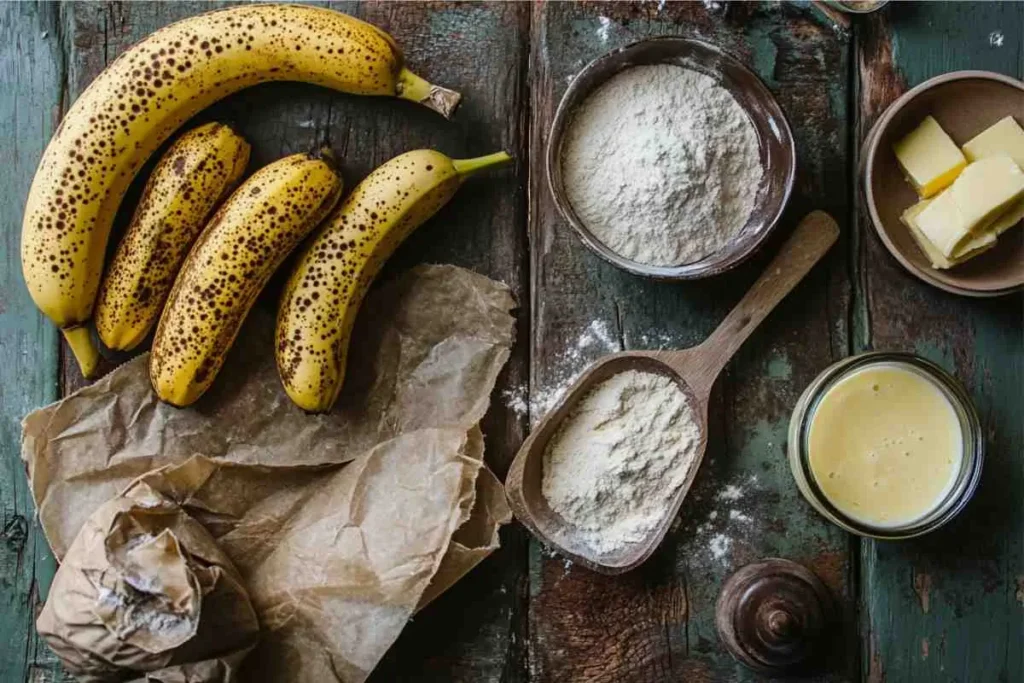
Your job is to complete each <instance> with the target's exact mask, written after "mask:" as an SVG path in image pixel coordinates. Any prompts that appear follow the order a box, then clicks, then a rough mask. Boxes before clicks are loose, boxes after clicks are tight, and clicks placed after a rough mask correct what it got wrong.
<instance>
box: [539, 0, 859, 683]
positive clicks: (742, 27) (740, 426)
mask: <svg viewBox="0 0 1024 683" xmlns="http://www.w3.org/2000/svg"><path fill="white" fill-rule="evenodd" d="M666 34H673V35H684V36H695V37H700V38H704V39H706V40H711V41H713V42H715V43H717V44H719V45H721V46H722V47H723V48H725V49H726V50H727V51H729V52H730V53H732V54H734V55H736V56H737V57H739V58H740V59H742V60H743V61H744V62H746V63H747V64H748V65H750V66H752V67H753V68H754V69H755V70H756V71H757V72H758V73H759V74H760V75H761V77H762V78H764V79H765V81H766V82H767V83H768V85H769V86H770V87H771V88H772V90H773V91H774V92H775V93H776V94H777V96H778V97H779V100H780V102H781V104H782V106H783V108H784V109H785V110H786V112H787V113H788V116H789V118H790V121H791V124H792V126H793V129H794V134H795V136H796V140H797V146H798V156H799V158H800V172H799V179H798V181H797V188H796V192H795V197H794V199H793V202H792V204H791V206H790V208H789V209H788V211H787V213H786V217H785V219H784V227H783V230H782V232H784V233H788V232H789V230H791V229H792V228H793V227H794V226H795V225H796V222H797V221H798V220H799V218H800V217H801V216H802V215H803V214H804V213H806V212H807V211H808V210H809V209H810V208H812V207H816V208H824V209H827V210H829V211H831V212H832V213H834V214H835V215H836V216H837V217H838V218H839V219H840V221H843V220H845V214H846V206H847V201H848V187H849V178H848V169H847V164H846V162H845V147H846V144H847V137H848V130H847V122H846V102H847V99H848V93H847V90H846V88H847V79H846V78H837V77H836V75H837V74H844V73H845V70H846V69H847V68H848V64H849V41H848V37H847V36H845V35H843V34H839V33H836V32H835V31H834V29H833V28H832V26H831V25H830V24H828V23H826V22H824V21H822V20H821V18H820V17H819V16H818V15H816V14H814V13H812V12H811V11H809V10H808V9H806V8H797V7H794V6H792V5H770V6H760V5H754V4H750V5H747V4H742V5H741V4H740V3H732V5H731V6H730V10H729V14H728V16H727V17H726V18H725V19H720V18H716V17H713V16H711V15H709V14H708V12H707V11H706V9H705V8H704V6H703V5H702V4H700V3H683V4H668V5H666V6H665V7H663V8H660V9H659V7H658V5H657V4H649V3H648V4H643V5H636V4H632V5H626V4H619V3H610V4H603V3H593V4H591V3H587V4H585V5H578V4H569V3H552V4H544V5H535V6H534V27H533V35H534V45H533V56H532V59H531V73H532V76H533V78H532V83H533V86H532V97H531V101H532V103H533V115H532V138H531V139H532V146H531V154H532V168H533V169H534V173H533V174H532V175H531V179H530V182H531V193H530V197H531V211H530V214H531V218H532V220H531V226H530V235H531V245H532V247H533V249H532V252H531V258H532V262H531V273H530V277H531V283H532V287H531V297H532V301H533V305H532V307H531V308H532V312H533V321H532V322H533V324H532V330H531V343H532V351H531V358H532V359H533V362H532V363H531V407H532V408H533V414H532V415H531V417H532V418H534V419H536V417H538V415H537V413H538V412H539V410H540V406H541V405H543V404H544V403H546V402H547V396H548V395H549V394H550V393H551V392H554V391H556V390H557V388H558V387H559V386H562V385H563V384H564V383H565V381H566V379H568V378H569V377H571V376H573V375H574V374H575V373H577V372H578V371H580V370H581V369H582V368H583V367H584V366H585V364H586V363H588V362H589V361H591V360H593V359H595V358H597V357H598V356H600V355H602V354H604V353H607V352H609V351H617V350H620V349H646V348H659V347H687V346H691V345H694V344H696V343H698V342H700V341H702V340H703V339H704V338H705V337H706V336H707V335H708V334H709V333H710V332H711V330H712V329H713V328H714V327H715V326H716V325H717V324H718V322H719V321H720V320H721V319H722V317H723V316H724V315H725V313H726V312H727V311H728V310H729V309H730V308H732V306H733V305H734V304H735V303H736V302H737V301H738V300H739V298H740V296H741V294H742V292H744V291H745V290H746V288H747V287H748V286H749V285H750V284H752V282H753V280H754V279H755V278H756V276H757V275H758V274H759V271H760V269H761V268H762V267H763V266H764V264H765V262H766V258H765V257H767V256H768V255H769V254H768V253H764V254H761V258H759V259H755V260H754V261H753V262H752V263H749V264H747V265H746V266H744V267H742V268H740V269H739V270H738V271H737V272H735V273H732V274H729V275H727V276H724V277H722V278H718V279H715V280H713V281H707V282H699V283H687V284H672V283H654V282H650V281H647V280H644V279H642V278H639V277H635V276H632V275H629V274H626V273H624V272H622V271H619V270H617V269H616V268H614V267H613V266H610V265H608V264H606V263H605V262H603V261H601V260H600V259H599V258H598V257H596V256H594V255H593V254H592V253H591V252H590V251H588V250H587V249H586V248H585V247H584V246H583V245H582V244H581V243H580V242H579V241H578V240H577V239H576V237H575V235H574V233H572V231H571V228H570V227H569V225H568V224H567V223H566V222H564V221H563V220H561V218H560V217H559V215H558V214H557V211H556V209H555V206H554V204H553V202H552V200H551V198H550V195H549V193H548V191H547V185H546V183H547V179H546V178H545V176H544V174H543V173H542V172H541V171H540V169H541V168H542V159H543V150H544V148H545V144H546V136H547V131H548V129H549V127H550V124H551V121H552V119H553V116H554V110H555V108H556V107H557V105H558V101H559V99H560V98H561V95H562V93H563V92H564V91H565V89H566V87H567V85H568V82H569V80H570V79H571V78H572V76H573V75H574V74H575V73H576V72H577V71H579V69H580V68H581V67H582V66H583V65H584V64H586V63H587V62H589V61H590V60H591V59H594V58H596V57H598V56H600V55H601V54H602V53H604V52H606V51H607V50H609V49H612V48H614V47H616V46H620V45H625V44H628V43H630V42H633V41H635V40H638V39H641V38H644V37H648V36H656V35H666ZM777 245H778V240H776V241H775V244H774V245H773V246H777ZM769 251H770V250H769ZM848 289H849V288H848V286H847V284H846V261H845V257H844V255H843V249H842V247H841V246H839V245H837V247H836V248H835V251H834V253H832V254H831V255H830V257H827V258H826V261H825V263H824V264H823V265H822V266H820V267H819V268H817V269H816V270H815V271H814V272H813V273H812V274H811V275H809V276H808V278H807V280H806V281H805V282H803V283H802V284H801V285H799V286H798V287H797V289H796V290H795V291H794V292H793V293H792V294H791V295H790V296H789V297H788V299H787V300H786V301H783V302H782V304H780V306H779V308H778V309H777V310H776V311H775V313H774V314H773V315H772V316H770V317H769V319H768V320H767V321H766V322H765V323H764V324H763V325H762V326H761V328H760V329H759V330H757V331H755V332H754V334H753V335H752V337H751V339H750V340H749V341H748V342H747V344H746V345H745V346H744V347H743V348H742V349H740V351H739V352H738V353H737V355H736V357H735V358H734V359H733V361H732V362H731V363H730V364H729V366H728V368H727V369H726V371H725V372H724V373H723V375H722V377H721V378H720V379H719V381H718V384H717V385H716V388H715V390H714V391H713V392H712V397H711V403H710V416H711V433H710V436H709V440H708V450H707V454H706V456H705V459H704V464H703V465H702V471H701V472H699V473H698V475H697V478H696V480H695V482H694V486H693V489H691V493H690V494H689V496H688V498H687V500H686V501H684V503H683V507H682V509H681V510H680V515H679V520H678V523H677V527H676V528H674V529H673V530H672V531H671V532H670V533H669V535H668V537H667V538H666V540H665V542H664V544H663V545H662V546H661V548H660V549H659V550H658V551H657V552H656V553H655V555H654V556H653V557H652V558H651V559H650V560H649V561H648V562H647V563H646V564H645V565H643V566H641V567H640V568H639V569H637V570H635V571H633V572H630V573H629V574H626V575H623V576H620V577H604V576H599V575H597V574H593V573H591V572H588V571H586V570H583V569H580V568H576V567H573V566H570V565H569V564H567V563H566V562H565V561H564V560H563V559H562V558H560V557H558V556H550V555H548V554H547V553H545V552H543V551H542V550H541V549H540V548H539V547H537V546H536V545H534V546H533V549H532V552H531V561H530V628H529V635H530V670H531V674H532V678H533V680H537V681H551V682H557V681H602V682H605V681H606V682H608V683H612V682H627V681H629V682H636V683H640V682H645V683H646V682H657V681H665V682H668V681H695V682H703V681H708V682H711V681H726V680H754V679H755V678H756V676H755V675H754V674H752V673H750V672H748V671H747V670H745V669H744V668H743V667H741V666H740V665H739V664H737V663H736V662H734V661H733V659H732V658H731V657H730V655H729V654H728V653H727V652H726V651H725V650H724V649H723V648H722V646H721V644H720V643H719V640H718V637H717V635H716V633H715V627H714V607H715V599H716V597H717V595H718V589H719V587H720V585H721V583H722V581H723V580H724V579H725V578H726V577H727V576H728V575H729V574H730V573H731V572H732V571H733V570H734V569H736V568H738V567H739V566H741V565H743V564H746V563H748V562H750V561H753V560H756V559H759V558H762V557H765V556H782V557H789V558H792V559H796V560H798V561H801V562H805V563H808V564H809V565H810V566H811V567H813V568H814V569H815V570H816V571H818V572H819V573H820V574H821V575H822V578H824V579H825V580H826V581H827V582H828V583H829V585H830V586H831V587H832V588H833V589H834V590H835V591H836V592H837V593H838V594H839V595H840V596H843V598H844V602H845V604H846V606H847V609H846V611H845V617H846V620H845V621H846V630H847V632H848V633H849V634H850V637H849V638H847V639H845V643H840V645H839V647H838V648H837V653H836V655H835V656H834V657H831V658H830V672H829V673H828V674H827V675H826V676H825V677H824V678H820V679H819V680H837V681H838V680H850V679H852V677H853V676H854V671H853V669H854V667H855V666H856V655H855V653H856V649H855V647H851V645H852V643H853V637H852V634H853V629H854V613H853V609H852V600H851V593H850V591H849V581H848V576H847V574H848V568H849V564H848V555H847V549H848V541H847V539H846V537H845V535H844V534H842V533H841V532H839V531H838V530H837V529H835V528H833V527H832V526H830V525H829V524H828V523H826V522H825V521H824V520H823V519H822V518H820V517H819V516H817V514H816V513H814V511H813V510H812V509H811V508H810V507H809V506H808V505H806V504H805V503H804V502H803V500H802V499H801V498H800V494H799V493H798V492H797V490H796V488H795V486H794V485H793V480H792V477H791V475H790V473H789V469H788V465H787V461H786V457H785V444H786V428H787V424H788V421H789V413H790V411H791V409H792V406H793V404H794V403H795V401H796V398H797V396H798V395H799V393H800V391H801V390H802V389H803V387H804V386H805V385H806V384H807V383H808V382H809V381H810V380H811V379H812V378H813V377H814V375H815V374H816V373H817V372H818V371H819V370H820V369H821V368H823V367H824V366H826V365H828V364H829V363H830V362H831V361H832V360H833V359H835V358H838V357H841V356H843V355H845V354H846V351H847V349H846V319H847V314H846V309H847V304H848V296H847V292H848Z"/></svg>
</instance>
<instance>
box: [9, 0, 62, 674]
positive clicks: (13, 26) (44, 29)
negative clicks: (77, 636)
mask: <svg viewBox="0 0 1024 683" xmlns="http://www.w3.org/2000/svg"><path fill="white" fill-rule="evenodd" d="M62 9H63V8H61V7H60V6H59V5H57V4H47V3H39V4H37V3H31V4H29V3H6V4H3V5H0V73H2V74H3V83H4V92H3V94H2V96H0V121H2V122H3V130H4V135H3V136H0V156H2V158H3V159H4V163H3V166H2V168H0V194H2V196H3V197H4V198H5V200H6V201H5V209H4V210H5V212H6V213H5V214H4V216H5V218H4V221H3V235H2V239H3V242H2V245H3V246H2V255H3V257H2V258H0V283H2V284H0V636H2V637H0V671H2V672H4V676H3V678H4V680H10V681H14V680H18V681H21V680H40V681H42V680H48V681H56V680H61V677H60V669H59V667H58V666H57V665H56V663H55V659H54V657H53V656H52V655H51V654H50V652H49V650H48V649H47V648H46V646H45V645H44V644H43V643H42V641H41V640H40V639H39V637H38V636H37V635H36V631H35V627H34V624H35V615H36V611H37V610H38V609H39V607H40V606H41V603H42V596H43V595H45V593H46V591H47V590H48V588H49V584H50V581H51V579H52V577H53V572H54V561H53V557H52V555H51V554H50V552H49V548H48V547H47V544H46V541H45V540H44V539H43V535H42V532H41V530H40V529H39V526H38V524H37V523H36V520H35V509H34V505H33V503H32V497H31V495H30V493H29V491H28V484H27V482H26V481H25V474H24V471H25V470H24V466H23V465H22V462H21V457H20V453H19V447H18V444H19V441H20V434H21V418H22V417H24V415H25V414H26V413H28V412H29V411H30V410H32V409H33V408H35V407H36V406H38V405H40V404H42V403H47V402H50V401H52V400H54V399H56V397H57V381H56V380H57V364H58V353H57V349H58V341H57V331H56V329H55V328H54V327H53V325H52V324H51V323H50V322H49V321H48V320H45V319H43V317H42V316H41V315H40V314H39V313H38V312H37V311H36V309H35V306H33V304H32V301H31V299H29V296H28V292H27V291H26V289H25V283H24V281H23V280H22V275H21V265H20V260H19V257H18V255H19V253H20V249H19V240H20V230H19V227H20V225H21V207H22V206H23V205H24V202H25V197H26V196H27V194H28V187H29V183H30V182H31V180H32V175H33V173H34V172H35V169H36V165H37V164H38V162H39V158H40V156H41V155H42V152H43V147H44V145H45V144H46V142H47V140H49V137H50V135H51V134H52V133H53V130H54V128H55V127H56V124H57V123H58V121H59V118H60V117H59V112H60V111H61V108H62V102H61V92H62V89H61V80H62V78H63V77H64V72H65V69H66V66H67V54H66V50H67V48H68V46H67V44H66V36H65V35H64V31H63V28H62V23H61V22H62Z"/></svg>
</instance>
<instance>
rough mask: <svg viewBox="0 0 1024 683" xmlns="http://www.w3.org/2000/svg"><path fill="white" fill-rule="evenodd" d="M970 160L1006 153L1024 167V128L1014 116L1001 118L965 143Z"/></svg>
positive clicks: (965, 150) (965, 149) (966, 153)
mask: <svg viewBox="0 0 1024 683" xmlns="http://www.w3.org/2000/svg"><path fill="white" fill-rule="evenodd" d="M964 154H965V155H966V156H967V159H968V161H977V160H978V159H986V158H988V157H993V156H1000V155H1006V156H1008V157H1010V158H1011V159H1013V160H1014V161H1015V162H1017V165H1018V166H1020V167H1021V168H1024V130H1022V129H1021V127H1020V126H1019V125H1017V122H1016V121H1014V119H1013V117H1012V116H1007V117H1006V118H1004V119H1001V120H1000V121H998V122H997V123H995V124H994V125H992V126H990V127H988V128H986V129H985V130H984V131H982V132H981V133H978V134H977V135H975V136H974V137H973V138H972V139H971V141H970V142H968V143H967V144H965V145H964Z"/></svg>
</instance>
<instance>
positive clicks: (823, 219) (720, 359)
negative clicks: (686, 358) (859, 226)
mask: <svg viewBox="0 0 1024 683" xmlns="http://www.w3.org/2000/svg"><path fill="white" fill-rule="evenodd" d="M838 236H839V226H837V225H836V222H835V220H833V219H832V216H830V215H828V214H827V213H825V212H824V211H813V212H811V213H809V214H807V216H805V217H804V219H803V220H802V221H800V225H798V226H796V230H794V231H793V234H792V235H791V236H790V238H789V239H788V240H786V243H785V244H783V245H782V249H780V250H779V253H778V254H776V255H775V258H774V259H772V262H771V263H770V264H768V268H766V269H765V271H764V273H762V274H761V277H759V278H758V279H757V282H755V283H754V286H753V287H751V288H750V290H749V291H747V293H746V295H745V296H744V297H743V298H742V299H741V300H740V302H739V303H738V304H736V307H735V308H734V309H732V311H730V313H729V315H727V316H725V320H723V321H722V323H721V324H720V325H719V326H718V328H717V329H716V330H715V331H714V332H712V333H711V336H710V337H708V338H707V339H706V340H705V341H704V343H703V344H701V345H700V347H699V353H700V355H701V356H702V360H703V362H701V363H700V364H699V369H698V371H697V372H696V373H695V374H696V376H694V377H692V381H691V382H692V384H691V385H692V386H693V388H694V390H695V391H698V392H700V393H704V395H707V392H709V391H710V390H711V385H712V384H714V383H715V378H716V377H718V373H720V372H721V371H722V368H724V367H725V364H726V363H728V362H729V359H730V358H732V355H733V354H734V353H736V350H737V349H739V348H740V346H741V345H742V344H743V342H744V341H746V339H747V337H749V336H750V333H751V332H753V331H754V328H756V327H757V326H758V325H759V324H760V323H761V321H762V320H764V319H765V317H766V316H767V315H768V314H769V313H771V311H772V309H774V308H775V306H776V305H777V304H778V303H779V302H780V301H782V299H783V298H785V296H786V295H787V294H789V292H790V291H791V290H792V289H793V287H795V286H796V284H797V283H798V282H800V280H802V279H803V277H804V276H805V275H807V273H808V272H810V270H811V268H812V267H814V264H816V263H817V262H818V261H819V260H820V259H821V257H822V256H824V255H825V252H827V251H828V250H829V247H831V246H832V245H833V244H834V243H835V241H836V238H837V237H838ZM688 379H689V378H688Z"/></svg>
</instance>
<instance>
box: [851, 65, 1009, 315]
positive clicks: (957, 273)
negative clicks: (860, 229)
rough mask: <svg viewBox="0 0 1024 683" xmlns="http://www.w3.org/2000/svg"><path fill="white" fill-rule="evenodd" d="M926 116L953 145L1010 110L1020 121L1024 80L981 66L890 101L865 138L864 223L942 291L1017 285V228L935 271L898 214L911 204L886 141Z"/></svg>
mask: <svg viewBox="0 0 1024 683" xmlns="http://www.w3.org/2000/svg"><path fill="white" fill-rule="evenodd" d="M929 114H931V115H932V116H934V117H935V119H936V120H937V121H938V122H939V124H940V125H941V126H942V128H943V129H944V130H945V131H946V132H947V133H949V135H950V137H952V138H953V141H954V142H956V143H957V144H958V145H962V144H963V143H965V142H967V141H968V140H970V139H971V138H972V137H974V136H975V135H977V134H978V133H980V132H981V131H983V130H985V129H986V128H988V127H989V126H991V125H992V124H993V123H995V122H996V121H998V120H999V119H1001V118H1003V117H1004V116H1007V115H1012V116H1014V117H1015V118H1016V119H1017V122H1018V123H1024V120H1022V119H1024V83H1022V82H1021V81H1018V80H1017V79H1015V78H1011V77H1009V76H1004V75H1002V74H996V73H990V72H988V71H955V72H953V73H948V74H943V75H942V76H936V77H935V78H932V79H931V80H928V81H925V82H924V83H922V84H921V85H919V86H917V87H916V88H913V89H911V90H910V91H908V92H907V93H905V94H904V95H903V96H902V97H900V98H899V99H898V100H896V101H895V102H893V103H892V104H891V105H890V106H889V108H888V109H886V111H885V113H884V114H882V116H881V118H879V119H878V122H877V123H876V124H875V126H874V128H872V129H871V132H870V133H868V136H867V138H866V139H865V140H864V150H863V153H862V154H861V164H862V166H861V176H862V181H863V188H864V196H865V200H866V203H867V207H868V212H869V213H870V215H871V222H872V223H873V224H874V226H875V230H876V231H877V232H878V236H879V237H880V238H881V240H882V243H883V244H885V246H886V248H887V249H888V250H889V252H890V253H891V254H892V255H893V256H895V257H896V260H897V261H899V262H900V263H901V264H902V265H903V267H905V268H906V269H907V270H909V271H910V272H911V273H913V274H914V275H916V276H917V277H918V278H920V279H922V280H924V281H925V282H927V283H928V284H930V285H934V286H935V287H938V288H940V289H944V290H946V291H947V292H953V293H954V294H962V295H965V296H975V297H987V296H1000V295H1002V294H1009V293H1010V292H1014V291H1017V290H1019V289H1021V288H1022V287H1024V234H1022V233H1024V230H1022V229H1021V227H1020V226H1018V227H1014V228H1011V229H1010V230H1008V231H1007V232H1005V233H1003V234H1002V235H1000V237H999V242H998V243H997V244H996V245H995V246H994V247H993V248H992V249H990V250H989V251H987V252H985V253H984V254H981V255H980V256H977V257H975V258H973V259H971V260H970V261H967V262H966V263H962V264H960V265H959V266H955V267H953V268H950V269H949V270H936V269H934V268H932V267H931V264H930V263H929V262H928V259H927V258H926V257H925V255H924V254H923V253H922V252H921V250H920V249H919V248H918V246H917V243H916V242H914V238H913V236H912V235H911V234H910V231H909V230H907V228H906V226H905V225H903V223H902V222H900V215H901V214H902V213H903V211H904V210H906V208H907V207H908V206H910V205H912V204H914V203H916V202H917V201H918V197H917V193H916V192H915V191H914V188H913V187H912V186H911V185H910V183H909V182H907V180H906V179H905V178H904V176H903V171H902V170H901V169H900V166H899V163H898V162H897V161H896V155H895V154H894V153H893V151H892V146H893V143H894V142H896V141H897V140H899V139H900V138H902V137H903V136H904V135H906V134H907V133H909V132H910V131H911V130H913V129H914V128H915V127H917V125H918V124H920V123H921V120H922V119H924V117H926V116H928V115H929Z"/></svg>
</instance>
